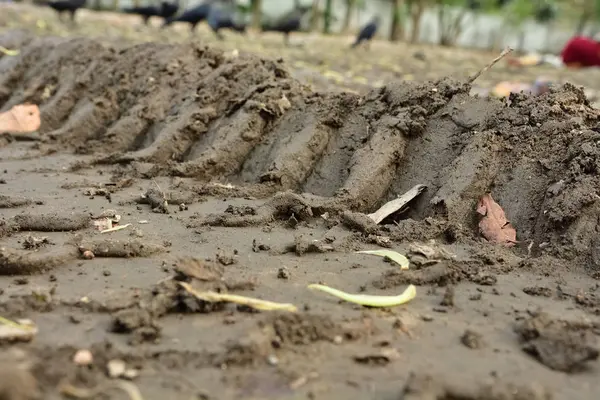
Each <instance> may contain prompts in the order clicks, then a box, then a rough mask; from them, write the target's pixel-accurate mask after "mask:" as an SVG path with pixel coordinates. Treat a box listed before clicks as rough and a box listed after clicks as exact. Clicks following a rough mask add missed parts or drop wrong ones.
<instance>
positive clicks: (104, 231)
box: [100, 224, 131, 233]
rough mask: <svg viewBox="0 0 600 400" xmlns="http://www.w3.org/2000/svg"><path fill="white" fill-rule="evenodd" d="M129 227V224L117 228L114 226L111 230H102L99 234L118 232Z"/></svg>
mask: <svg viewBox="0 0 600 400" xmlns="http://www.w3.org/2000/svg"><path fill="white" fill-rule="evenodd" d="M129 226H131V224H125V225H119V226H115V227H112V228H108V229H104V230H103V231H100V233H109V232H116V231H120V230H121V229H125V228H127V227H129Z"/></svg>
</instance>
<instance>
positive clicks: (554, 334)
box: [515, 313, 599, 373]
mask: <svg viewBox="0 0 600 400" xmlns="http://www.w3.org/2000/svg"><path fill="white" fill-rule="evenodd" d="M515 331H516V332H517V333H518V334H519V335H520V336H521V339H522V341H523V347H522V348H523V351H525V352H526V353H528V354H530V355H532V356H533V357H535V358H536V359H537V360H538V361H539V362H541V363H542V364H544V365H545V366H547V367H548V368H551V369H554V370H557V371H562V372H569V373H573V372H578V371H581V370H583V369H584V368H585V366H586V363H588V362H589V361H594V360H596V359H598V355H599V351H598V348H597V347H596V341H595V337H594V334H593V332H592V327H591V326H586V325H585V324H584V325H579V324H576V323H570V322H567V321H560V320H554V319H552V318H551V317H550V316H549V315H547V314H545V313H538V314H535V315H532V316H531V317H530V318H528V319H527V320H525V321H523V322H522V323H520V324H518V325H517V326H516V327H515Z"/></svg>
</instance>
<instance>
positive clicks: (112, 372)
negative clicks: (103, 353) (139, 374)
mask: <svg viewBox="0 0 600 400" xmlns="http://www.w3.org/2000/svg"><path fill="white" fill-rule="evenodd" d="M126 369H127V364H125V361H123V360H119V359H114V360H110V361H109V362H108V364H106V370H107V371H108V376H109V377H110V378H120V377H121V376H123V374H125V370H126Z"/></svg>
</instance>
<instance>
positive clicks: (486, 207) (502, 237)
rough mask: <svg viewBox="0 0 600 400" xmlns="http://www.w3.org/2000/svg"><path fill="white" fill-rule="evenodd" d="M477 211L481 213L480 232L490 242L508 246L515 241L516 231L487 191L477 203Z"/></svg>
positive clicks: (512, 244)
mask: <svg viewBox="0 0 600 400" xmlns="http://www.w3.org/2000/svg"><path fill="white" fill-rule="evenodd" d="M477 212H478V213H479V214H481V215H483V218H482V219H481V221H479V230H480V231H481V234H482V235H483V236H484V237H485V238H486V239H487V240H489V241H490V242H492V243H497V244H502V245H504V246H507V247H510V246H514V245H515V243H516V241H517V231H516V230H515V228H514V227H513V226H512V225H511V224H510V222H509V221H508V219H506V215H505V214H504V210H503V209H502V207H500V206H499V205H498V203H496V202H495V201H494V199H493V198H492V196H491V195H490V194H489V193H488V194H486V195H485V196H483V197H482V198H481V199H480V200H479V202H478V203H477Z"/></svg>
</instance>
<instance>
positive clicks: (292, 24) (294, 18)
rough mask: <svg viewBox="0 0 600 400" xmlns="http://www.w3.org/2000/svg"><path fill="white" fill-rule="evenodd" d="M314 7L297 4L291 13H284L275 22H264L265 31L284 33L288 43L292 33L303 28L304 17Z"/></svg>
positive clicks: (284, 38) (263, 29) (263, 28)
mask: <svg viewBox="0 0 600 400" xmlns="http://www.w3.org/2000/svg"><path fill="white" fill-rule="evenodd" d="M311 8H312V7H306V6H297V7H296V8H294V10H292V11H291V12H290V13H288V14H286V15H284V16H283V17H281V18H280V19H279V20H277V21H275V23H273V24H269V23H266V24H262V27H261V30H262V31H263V32H280V33H283V40H284V42H285V44H286V45H288V44H289V42H290V33H292V32H298V31H300V30H301V28H302V18H303V17H304V15H305V14H306V13H307V12H308V11H310V10H311Z"/></svg>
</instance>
